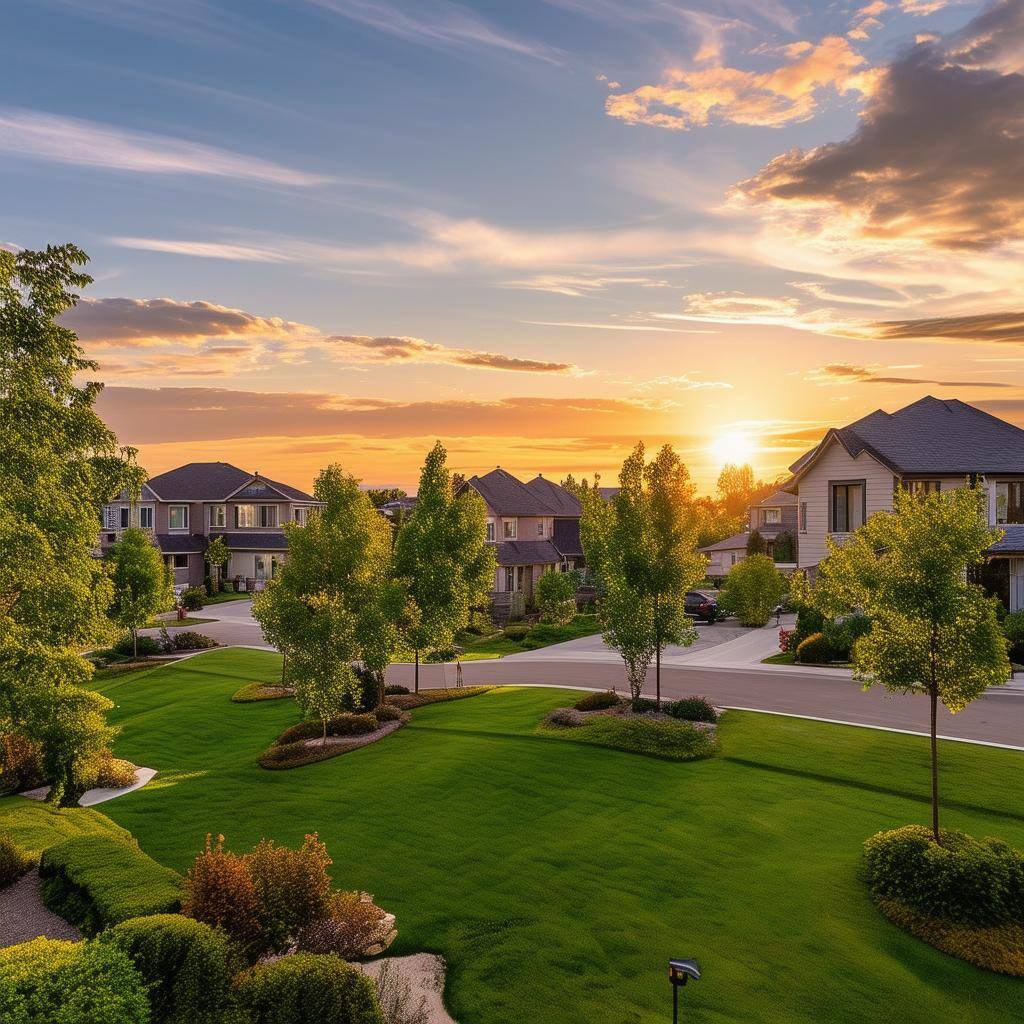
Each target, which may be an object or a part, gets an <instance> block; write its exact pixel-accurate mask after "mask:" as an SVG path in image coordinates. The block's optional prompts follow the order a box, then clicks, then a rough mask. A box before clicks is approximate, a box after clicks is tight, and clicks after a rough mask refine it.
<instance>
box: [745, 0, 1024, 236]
mask: <svg viewBox="0 0 1024 1024" xmlns="http://www.w3.org/2000/svg"><path fill="white" fill-rule="evenodd" d="M1022 54H1024V18H1022V16H1021V4H1020V0H1013V2H1004V3H999V4H996V5H995V6H994V7H992V8H990V9H989V10H988V11H987V12H986V13H985V14H982V15H981V16H979V17H978V18H976V19H975V20H974V21H972V22H971V23H970V24H969V25H968V26H967V27H966V28H965V29H963V30H962V31H961V32H959V33H957V34H956V35H955V36H952V37H947V38H945V39H940V40H937V41H927V42H923V43H921V44H920V45H918V46H916V47H915V48H914V49H912V50H910V51H909V52H908V53H906V54H905V55H904V56H902V57H900V58H899V59H897V60H896V61H895V62H893V63H892V64H891V65H890V66H889V67H888V69H886V70H885V72H884V73H883V74H882V75H881V76H880V79H879V82H878V86H877V90H876V91H875V93H874V95H873V97H872V99H871V101H870V102H869V103H868V105H867V107H866V108H865V110H864V112H863V113H862V115H861V119H860V124H859V126H858V128H857V130H856V131H855V132H854V133H853V135H851V136H850V137H849V138H848V139H846V140H845V141H843V142H837V143H830V144H828V145H823V146H818V147H817V148H815V149H811V150H801V149H793V150H791V151H789V152H788V153H783V154H782V155H780V156H778V157H776V158H775V159H774V160H772V161H771V162H770V163H769V164H767V165H766V166H765V167H764V168H763V169H762V170H761V171H760V172H759V173H758V174H757V175H755V176H754V177H753V178H750V179H748V180H747V181H744V182H741V183H740V184H739V185H737V186H736V191H737V193H738V194H739V195H740V196H741V197H746V198H747V199H750V200H753V201H755V202H762V203H769V204H783V205H787V204H788V205H798V206H804V207H806V206H807V205H808V204H821V205H823V206H824V207H826V209H827V210H830V211H831V212H833V213H838V214H840V215H842V216H852V217H854V218H856V219H858V220H859V221H860V222H861V224H862V227H861V228H860V231H861V233H862V234H863V235H865V236H868V237H874V238H878V239H888V238H916V239H922V240H924V241H926V242H928V243H930V244H932V245H934V246H936V247H939V248H946V249H959V250H984V249H988V248H991V247H993V246H995V245H997V244H999V243H1001V242H1004V241H1008V240H1016V239H1018V238H1019V237H1020V231H1021V226H1022V225H1024V185H1022V182H1024V76H1022V75H1021V74H1020V73H1019V72H1020V70H1021V67H1022V64H1024V61H1022Z"/></svg>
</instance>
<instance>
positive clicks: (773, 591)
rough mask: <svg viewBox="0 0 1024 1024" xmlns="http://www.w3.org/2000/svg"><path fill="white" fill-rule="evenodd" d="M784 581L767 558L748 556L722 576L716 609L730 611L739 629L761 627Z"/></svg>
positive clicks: (777, 599) (783, 590)
mask: <svg viewBox="0 0 1024 1024" xmlns="http://www.w3.org/2000/svg"><path fill="white" fill-rule="evenodd" d="M785 593H786V580H785V579H784V577H783V576H782V574H781V573H780V572H779V570H778V569H776V568H775V563H774V562H773V561H772V560H771V559H770V558H769V557H768V556H767V555H748V556H747V557H746V558H744V559H743V561H742V562H737V563H736V564H735V565H734V566H733V567H732V568H731V569H730V570H729V575H728V576H726V577H725V582H724V583H723V584H722V591H721V593H720V594H719V595H718V604H719V606H720V607H721V608H722V609H723V610H724V611H727V612H732V613H733V615H735V616H736V618H737V619H738V620H739V622H740V625H741V626H754V627H758V626H764V625H766V624H767V622H768V620H769V619H770V618H771V616H772V613H773V612H774V611H775V608H776V606H777V605H778V603H779V601H781V600H782V595H783V594H785Z"/></svg>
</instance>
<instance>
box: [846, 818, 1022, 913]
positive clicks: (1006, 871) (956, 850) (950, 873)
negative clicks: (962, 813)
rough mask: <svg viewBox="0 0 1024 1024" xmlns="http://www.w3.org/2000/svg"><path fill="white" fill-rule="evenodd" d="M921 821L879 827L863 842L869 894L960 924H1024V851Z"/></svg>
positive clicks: (992, 840) (993, 840) (997, 841)
mask: <svg viewBox="0 0 1024 1024" xmlns="http://www.w3.org/2000/svg"><path fill="white" fill-rule="evenodd" d="M939 835H940V837H941V839H942V844H941V845H939V844H938V843H936V842H934V841H933V839H932V834H931V831H930V830H929V829H927V828H925V827H924V826H923V825H907V826H905V827H904V828H897V829H892V830H891V831H888V832H879V833H877V834H876V835H873V836H872V837H871V838H870V839H868V840H867V841H866V842H865V843H864V865H865V878H866V881H867V884H868V888H869V889H870V890H871V892H872V895H874V896H875V897H876V898H877V899H881V900H897V901H899V902H900V903H903V904H905V905H907V906H909V907H912V908H913V909H914V910H917V911H919V912H920V913H922V914H926V915H929V916H932V917H938V918H943V919H945V920H948V921H954V922H957V923H959V924H965V925H996V924H1003V923H1007V922H1016V923H1018V924H1024V853H1021V851H1019V850H1015V849H1014V848H1013V847H1011V846H1008V845H1007V844H1006V843H1003V842H1000V841H999V840H997V839H981V840H978V839H975V838H974V837H973V836H969V835H967V834H966V833H964V832H955V831H951V830H943V831H941V832H940V833H939Z"/></svg>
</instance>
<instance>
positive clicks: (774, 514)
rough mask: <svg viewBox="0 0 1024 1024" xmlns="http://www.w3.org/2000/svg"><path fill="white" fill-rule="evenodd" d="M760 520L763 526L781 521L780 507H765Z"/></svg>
mask: <svg viewBox="0 0 1024 1024" xmlns="http://www.w3.org/2000/svg"><path fill="white" fill-rule="evenodd" d="M761 522H762V523H763V524H764V525H765V526H772V525H777V524H778V523H781V522H782V509H781V508H766V509H764V511H763V512H762V513H761Z"/></svg>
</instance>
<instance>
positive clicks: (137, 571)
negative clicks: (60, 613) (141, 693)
mask: <svg viewBox="0 0 1024 1024" xmlns="http://www.w3.org/2000/svg"><path fill="white" fill-rule="evenodd" d="M107 559H108V560H109V562H110V566H111V581H112V583H113V586H114V601H113V604H112V605H111V606H110V616H111V618H112V619H113V620H114V621H115V622H116V623H117V624H118V625H119V626H120V627H121V628H122V629H127V630H128V631H129V632H130V633H131V637H132V645H133V647H134V649H135V656H136V657H138V654H139V630H140V629H142V628H143V627H144V626H145V625H146V623H147V622H149V620H150V619H151V618H152V617H153V616H154V615H155V614H156V613H157V612H162V611H166V610H167V609H168V608H171V607H173V605H174V582H173V578H172V575H171V572H170V570H168V568H167V565H166V563H165V562H164V559H163V556H162V555H161V554H160V549H159V548H158V547H157V546H156V545H155V544H154V543H153V541H152V539H151V538H150V536H149V534H148V533H146V531H145V530H140V529H139V528H138V527H135V526H132V527H129V528H128V529H127V530H125V531H124V533H122V534H121V539H120V540H119V541H118V542H117V543H116V544H115V545H114V546H113V547H112V548H111V549H110V551H109V552H108V554H107Z"/></svg>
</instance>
